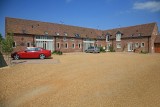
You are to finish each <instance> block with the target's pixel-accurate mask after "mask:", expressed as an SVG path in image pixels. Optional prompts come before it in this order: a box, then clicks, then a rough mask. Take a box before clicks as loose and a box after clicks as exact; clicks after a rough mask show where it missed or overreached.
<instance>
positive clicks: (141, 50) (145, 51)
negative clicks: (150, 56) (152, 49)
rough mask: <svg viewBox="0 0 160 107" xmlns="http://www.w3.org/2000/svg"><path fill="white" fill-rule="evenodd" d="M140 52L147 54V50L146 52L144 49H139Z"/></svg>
mask: <svg viewBox="0 0 160 107" xmlns="http://www.w3.org/2000/svg"><path fill="white" fill-rule="evenodd" d="M140 53H142V54H147V53H148V52H147V51H144V50H141V52H140Z"/></svg>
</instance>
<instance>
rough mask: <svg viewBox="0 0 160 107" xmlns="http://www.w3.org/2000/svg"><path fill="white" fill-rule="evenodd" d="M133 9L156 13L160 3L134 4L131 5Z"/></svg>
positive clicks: (159, 8) (159, 9)
mask: <svg viewBox="0 0 160 107" xmlns="http://www.w3.org/2000/svg"><path fill="white" fill-rule="evenodd" d="M133 9H138V10H149V11H151V12H158V11H160V1H148V2H141V3H140V2H136V3H134V5H133Z"/></svg>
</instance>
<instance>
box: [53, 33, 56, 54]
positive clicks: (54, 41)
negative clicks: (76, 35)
mask: <svg viewBox="0 0 160 107" xmlns="http://www.w3.org/2000/svg"><path fill="white" fill-rule="evenodd" d="M53 37H54V36H53ZM54 39H55V41H54V42H55V43H54V51H56V36H55V37H54Z"/></svg>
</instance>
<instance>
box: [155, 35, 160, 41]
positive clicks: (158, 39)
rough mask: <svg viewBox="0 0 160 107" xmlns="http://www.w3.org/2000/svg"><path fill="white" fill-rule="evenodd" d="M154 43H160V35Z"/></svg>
mask: <svg viewBox="0 0 160 107" xmlns="http://www.w3.org/2000/svg"><path fill="white" fill-rule="evenodd" d="M154 43H160V35H158V36H156V39H155V42H154Z"/></svg>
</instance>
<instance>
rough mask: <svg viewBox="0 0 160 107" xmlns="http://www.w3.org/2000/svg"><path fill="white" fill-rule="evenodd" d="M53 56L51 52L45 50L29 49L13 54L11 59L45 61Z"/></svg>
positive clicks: (38, 48)
mask: <svg viewBox="0 0 160 107" xmlns="http://www.w3.org/2000/svg"><path fill="white" fill-rule="evenodd" d="M50 56H51V51H50V50H45V49H43V48H40V47H28V48H27V49H26V50H24V51H18V52H14V53H12V54H11V57H12V58H13V59H15V60H18V59H20V58H40V59H45V58H47V57H50Z"/></svg>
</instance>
